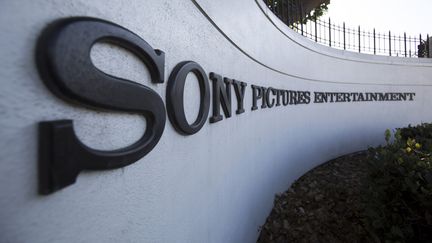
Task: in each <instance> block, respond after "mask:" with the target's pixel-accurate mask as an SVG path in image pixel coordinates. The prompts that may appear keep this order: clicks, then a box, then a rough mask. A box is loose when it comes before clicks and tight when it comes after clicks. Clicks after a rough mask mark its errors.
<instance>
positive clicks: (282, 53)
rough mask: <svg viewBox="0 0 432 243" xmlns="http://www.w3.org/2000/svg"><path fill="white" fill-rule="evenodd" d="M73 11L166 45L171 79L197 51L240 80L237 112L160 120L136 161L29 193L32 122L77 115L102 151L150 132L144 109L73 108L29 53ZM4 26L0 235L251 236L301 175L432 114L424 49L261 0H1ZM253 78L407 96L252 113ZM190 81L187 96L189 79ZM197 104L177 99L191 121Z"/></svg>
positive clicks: (16, 238)
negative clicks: (336, 38)
mask: <svg viewBox="0 0 432 243" xmlns="http://www.w3.org/2000/svg"><path fill="white" fill-rule="evenodd" d="M68 16H92V17H97V18H102V19H105V20H108V21H111V22H114V23H117V24H119V25H121V26H123V27H125V28H128V29H129V30H131V31H133V32H135V33H136V34H138V35H139V36H140V37H142V38H143V39H145V40H146V41H147V42H148V43H149V44H150V45H152V46H153V47H154V48H157V49H161V50H163V51H164V52H165V53H166V66H165V76H166V77H168V75H169V74H170V73H171V71H172V69H173V67H174V66H175V65H176V64H177V63H179V62H180V61H183V60H193V61H196V62H197V63H199V64H200V65H201V66H202V67H203V68H204V69H205V70H206V72H207V73H208V72H216V73H219V74H222V75H224V76H226V77H230V78H234V79H238V80H242V81H244V82H247V83H248V87H247V92H246V97H245V109H246V112H245V113H244V114H242V115H238V116H237V115H235V114H233V117H232V118H229V119H224V120H223V121H221V122H218V123H215V124H210V123H206V124H205V126H204V127H203V128H202V129H201V131H200V132H198V133H197V134H195V135H193V136H182V135H180V134H178V133H177V132H176V131H175V130H174V128H173V126H172V125H171V124H170V123H169V122H167V124H166V127H165V132H164V134H163V136H162V138H161V140H160V142H159V144H158V145H157V146H156V148H155V149H154V150H153V151H151V152H150V153H149V154H148V155H147V156H145V157H144V158H143V159H141V160H140V161H138V162H136V163H134V164H132V165H130V166H127V167H125V168H123V169H117V170H112V171H102V172H101V171H96V172H84V173H81V174H80V176H79V177H78V181H77V183H75V184H74V185H72V186H69V187H67V188H65V189H63V190H61V191H58V192H56V193H53V194H52V195H49V196H40V195H38V194H37V124H38V122H40V121H45V120H55V119H73V120H74V123H75V129H76V133H77V134H78V136H79V138H80V139H81V140H82V141H83V142H84V143H85V144H87V145H89V146H91V147H93V148H98V149H106V150H110V149H114V148H120V147H124V146H125V145H128V144H131V143H133V142H134V141H135V140H136V139H138V138H139V137H140V136H141V134H142V131H143V130H144V129H145V122H144V121H143V119H142V117H141V116H139V115H135V114H124V113H117V112H103V111H95V110H91V109H86V108H82V107H79V106H75V105H71V104H69V103H66V102H64V101H62V100H60V99H58V98H56V97H55V96H54V95H53V94H52V93H51V92H49V91H48V89H47V88H46V87H45V86H44V84H43V83H42V81H41V79H40V77H39V75H38V72H37V70H36V66H35V61H34V49H35V43H36V39H37V37H38V36H39V34H40V32H41V30H42V29H43V28H44V27H45V26H46V25H47V24H48V23H50V22H52V21H53V20H56V19H58V18H61V17H68ZM0 31H1V33H2V37H1V38H0V47H1V48H0V59H1V65H0V73H1V76H0V77H1V78H0V79H1V92H0V101H1V102H0V114H1V119H0V129H1V130H0V131H1V134H0V151H1V157H0V159H1V161H0V192H1V196H0V237H1V239H0V241H1V242H224V243H225V242H254V241H255V240H256V238H257V235H258V226H259V225H262V224H263V223H264V221H265V218H266V216H267V215H268V213H269V211H270V209H271V207H272V201H273V197H274V194H275V193H277V192H281V191H283V190H285V189H287V188H288V186H289V185H290V184H291V183H292V182H293V180H295V179H296V178H298V177H299V176H300V175H302V174H303V173H305V172H306V171H308V170H309V169H311V168H313V167H315V166H317V165H319V164H320V163H322V162H325V161H326V160H328V159H331V158H334V157H336V156H339V155H342V154H345V153H350V152H354V151H358V150H363V149H366V148H367V147H368V146H373V145H377V144H379V143H382V142H383V132H384V130H385V129H386V128H394V127H400V126H405V125H408V124H409V123H411V124H417V123H420V122H431V120H432V113H431V112H430V104H431V102H432V98H431V95H430V94H431V92H432V61H431V60H432V59H429V60H426V59H424V60H419V59H403V58H396V57H378V56H369V55H362V54H355V53H348V52H344V51H339V50H334V49H330V48H328V47H324V46H320V45H317V44H315V43H313V42H311V41H309V40H307V39H304V38H303V37H301V36H299V35H298V34H296V33H294V32H292V31H291V30H289V29H288V28H287V27H286V26H284V25H283V24H282V23H281V22H280V21H279V20H278V19H277V18H276V17H275V16H274V15H273V14H271V12H270V11H269V10H267V9H266V8H265V6H263V4H261V1H260V0H257V1H256V2H255V1H247V0H241V1H240V0H239V1H230V0H226V1H212V0H196V1H192V0H151V1H140V0H129V1H103V0H93V1H88V0H74V1H60V0H45V1H31V0H20V1H13V0H6V1H3V2H2V3H1V7H0ZM407 31H409V30H407ZM92 58H93V60H94V62H95V63H96V65H97V66H98V67H99V68H100V69H102V70H103V71H105V72H108V73H111V74H114V75H116V76H121V77H124V78H128V79H130V80H134V81H137V82H139V83H142V84H144V85H148V86H149V87H151V88H152V89H154V90H156V91H157V92H158V93H159V94H160V95H161V96H162V97H165V92H166V82H165V83H164V84H158V85H155V84H152V83H150V82H149V74H148V72H147V70H146V68H145V67H144V66H143V65H142V64H141V63H140V62H139V61H138V59H137V58H135V57H134V56H132V55H130V54H129V53H128V52H126V51H124V50H122V49H120V48H117V47H115V46H109V45H97V46H96V47H95V48H93V51H92ZM251 84H255V85H262V86H266V87H268V86H272V87H275V88H281V89H294V90H310V91H340V92H344V91H347V92H416V97H415V100H414V101H412V102H363V103H338V104H310V105H298V106H287V107H277V108H272V109H264V110H258V111H253V112H252V111H251V110H250V107H251V99H252V98H251V93H252V92H251V90H250V85H251ZM187 87H189V88H190V89H188V91H187V92H189V93H188V94H190V97H196V96H195V94H196V93H197V92H198V89H197V84H196V82H193V80H192V79H191V80H190V81H188V83H187ZM234 100H235V99H234ZM198 102H199V99H198V98H191V99H188V100H186V107H187V111H188V117H189V118H191V119H193V116H194V115H196V110H197V103H198ZM234 105H235V102H234V104H233V109H235V107H234Z"/></svg>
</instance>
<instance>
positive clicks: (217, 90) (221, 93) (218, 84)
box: [210, 73, 233, 123]
mask: <svg viewBox="0 0 432 243" xmlns="http://www.w3.org/2000/svg"><path fill="white" fill-rule="evenodd" d="M210 79H211V80H212V82H213V116H212V117H210V123H215V122H218V121H221V120H222V119H223V118H222V115H221V114H220V107H221V105H222V109H223V111H224V114H225V117H226V118H229V117H231V84H232V82H233V81H232V79H229V78H224V83H225V85H223V83H222V76H220V75H219V74H216V73H210ZM223 86H225V88H224V87H223Z"/></svg>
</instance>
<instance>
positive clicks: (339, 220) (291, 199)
mask: <svg viewBox="0 0 432 243" xmlns="http://www.w3.org/2000/svg"><path fill="white" fill-rule="evenodd" d="M366 179H367V163H366V152H361V153H355V154H350V155H346V156H343V157H340V158H337V159H334V160H331V161H329V162H327V163H324V164H323V165H320V166H318V167H316V168H315V169H313V170H311V171H309V172H308V173H306V174H305V175H303V176H302V177H301V178H300V179H298V180H297V181H296V182H295V183H293V185H292V186H291V187H290V188H289V189H288V190H287V191H286V192H284V193H283V194H281V195H277V196H276V198H275V201H274V207H273V210H272V211H271V214H270V215H269V217H268V218H267V221H266V223H265V224H264V225H263V226H262V227H261V234H260V237H259V239H258V241H257V242H258V243H266V242H276V243H278V242H314V243H315V242H316V243H319V242H331V243H337V242H352V243H354V242H375V241H374V240H373V239H372V238H371V237H370V236H369V234H368V232H367V230H366V229H365V228H364V227H363V224H362V222H361V215H362V213H361V212H362V208H363V204H364V202H362V200H361V192H362V187H363V186H364V185H365V182H366Z"/></svg>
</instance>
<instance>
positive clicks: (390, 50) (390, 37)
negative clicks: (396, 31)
mask: <svg viewBox="0 0 432 243" xmlns="http://www.w3.org/2000/svg"><path fill="white" fill-rule="evenodd" d="M389 55H390V56H391V32H390V30H389Z"/></svg>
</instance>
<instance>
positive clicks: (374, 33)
mask: <svg viewBox="0 0 432 243" xmlns="http://www.w3.org/2000/svg"><path fill="white" fill-rule="evenodd" d="M373 44H374V55H376V45H375V28H374V29H373Z"/></svg>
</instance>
